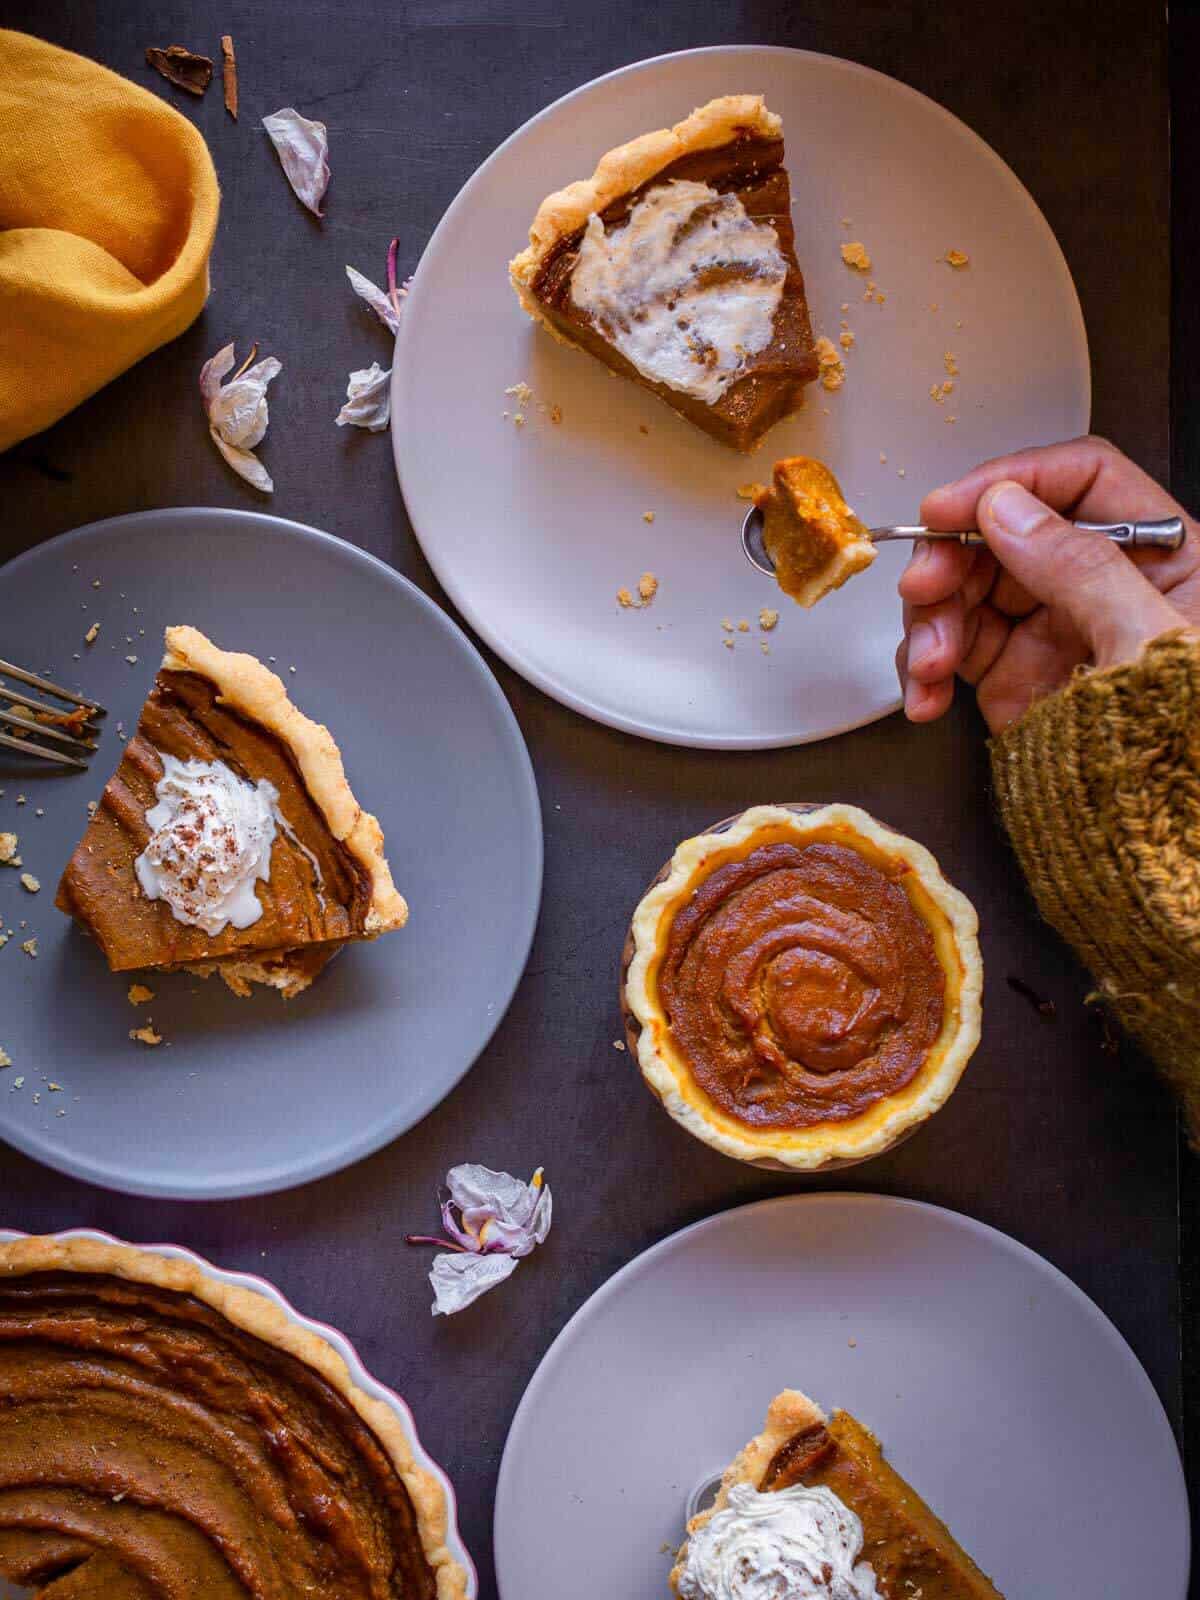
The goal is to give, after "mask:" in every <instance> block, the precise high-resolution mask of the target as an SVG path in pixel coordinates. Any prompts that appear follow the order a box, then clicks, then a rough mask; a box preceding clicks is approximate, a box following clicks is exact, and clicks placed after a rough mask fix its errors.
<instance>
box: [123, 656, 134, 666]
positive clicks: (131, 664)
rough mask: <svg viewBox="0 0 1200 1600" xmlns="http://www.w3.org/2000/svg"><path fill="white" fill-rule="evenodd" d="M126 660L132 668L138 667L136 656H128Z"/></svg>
mask: <svg viewBox="0 0 1200 1600" xmlns="http://www.w3.org/2000/svg"><path fill="white" fill-rule="evenodd" d="M125 659H126V661H128V663H129V665H130V666H131V667H136V666H137V657H136V656H126V657H125Z"/></svg>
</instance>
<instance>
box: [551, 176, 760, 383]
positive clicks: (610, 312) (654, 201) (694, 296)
mask: <svg viewBox="0 0 1200 1600" xmlns="http://www.w3.org/2000/svg"><path fill="white" fill-rule="evenodd" d="M786 277H787V262H786V261H785V260H784V257H783V253H782V251H781V250H780V248H779V236H778V234H777V233H776V232H775V229H774V228H772V227H771V226H770V224H769V223H765V222H755V221H753V220H752V219H751V218H750V217H749V216H748V215H747V213H746V208H745V206H743V204H742V202H741V201H740V200H739V199H738V197H737V196H736V195H735V194H718V193H717V191H716V190H715V189H711V188H710V187H709V186H708V184H706V183H692V182H690V181H688V180H684V179H678V180H676V181H675V182H673V183H664V184H661V185H660V186H659V187H658V188H656V189H651V190H650V191H649V193H648V194H647V195H646V196H645V197H644V198H643V199H641V200H639V201H638V203H637V205H635V206H634V207H633V209H632V211H631V212H630V213H629V220H628V221H627V222H626V223H625V224H624V225H623V226H621V227H618V228H613V229H612V231H611V232H609V233H606V232H605V231H604V224H603V223H602V222H601V220H600V218H599V217H598V216H597V215H596V214H595V213H594V212H593V214H592V215H591V216H590V217H589V218H588V224H587V228H586V229H585V230H584V234H583V238H582V240H581V241H580V246H579V260H578V262H577V263H576V266H575V271H574V273H573V274H572V277H571V298H572V299H573V300H574V302H575V304H576V305H577V306H578V307H579V308H580V310H582V311H586V312H587V314H588V315H589V316H590V317H591V318H592V320H593V322H595V323H596V324H597V326H598V327H599V328H600V329H601V331H602V332H603V333H604V335H605V337H606V338H607V339H609V340H610V341H611V342H612V343H613V344H614V345H616V347H617V349H618V350H619V351H620V352H621V354H622V355H623V356H624V357H625V359H626V360H627V361H629V362H631V363H632V364H633V366H635V367H636V368H637V370H638V371H639V372H640V373H641V374H642V376H643V377H644V378H649V379H650V380H651V382H653V383H665V384H666V385H667V386H668V388H671V389H679V390H681V391H682V392H683V393H685V394H690V395H694V396H696V398H697V399H700V400H703V401H704V402H705V403H706V404H708V405H712V404H714V403H715V402H716V401H717V400H719V399H720V398H721V396H722V395H723V394H724V393H725V390H726V389H728V388H729V386H730V384H732V383H734V382H735V381H736V380H737V379H738V377H740V376H741V374H742V371H743V368H744V367H745V365H746V362H747V361H748V360H749V358H750V357H751V356H754V355H757V354H758V352H759V351H760V350H764V349H765V348H766V347H767V345H768V344H770V342H771V339H772V337H773V335H774V331H775V312H776V310H777V309H778V306H779V301H780V298H781V296H782V294H783V280H784V279H785V278H786Z"/></svg>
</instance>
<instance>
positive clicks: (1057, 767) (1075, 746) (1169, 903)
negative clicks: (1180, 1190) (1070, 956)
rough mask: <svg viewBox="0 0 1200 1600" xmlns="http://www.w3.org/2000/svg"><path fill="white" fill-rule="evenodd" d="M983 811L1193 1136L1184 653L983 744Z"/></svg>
mask: <svg viewBox="0 0 1200 1600" xmlns="http://www.w3.org/2000/svg"><path fill="white" fill-rule="evenodd" d="M991 755H992V775H993V780H994V784H995V792H996V798H997V802H998V805H999V809H1000V814H1001V817H1002V818H1003V821H1004V825H1005V827H1006V828H1007V830H1008V834H1009V837H1010V839H1011V840H1012V844H1013V849H1014V850H1015V851H1016V854H1017V858H1018V860H1019V861H1020V863H1021V867H1022V869H1023V871H1024V873H1025V876H1026V878H1027V879H1028V880H1029V884H1030V887H1031V888H1032V890H1033V893H1034V895H1035V897H1036V899H1037V902H1038V905H1039V907H1040V909H1041V912H1042V914H1043V916H1044V917H1045V918H1046V920H1047V921H1048V922H1050V923H1051V924H1052V925H1053V926H1054V927H1055V928H1056V929H1057V930H1058V932H1059V933H1060V934H1061V935H1062V936H1063V938H1065V939H1066V940H1067V941H1068V942H1069V943H1070V944H1071V945H1072V946H1073V947H1074V948H1075V950H1076V952H1077V953H1078V955H1079V956H1080V958H1081V959H1082V960H1083V962H1084V963H1085V964H1086V965H1087V967H1088V968H1089V969H1090V970H1091V972H1092V973H1093V975H1094V976H1095V978H1096V980H1097V985H1098V987H1099V989H1100V991H1101V993H1102V994H1103V995H1104V997H1105V999H1106V1000H1107V1001H1108V1002H1109V1003H1110V1004H1111V1005H1112V1007H1113V1009H1114V1011H1115V1012H1116V1013H1117V1015H1118V1017H1119V1018H1120V1020H1121V1021H1122V1023H1123V1024H1124V1025H1125V1027H1127V1028H1128V1029H1129V1031H1130V1032H1131V1033H1133V1034H1134V1035H1135V1037H1137V1038H1138V1040H1139V1041H1140V1042H1141V1043H1142V1044H1143V1045H1144V1046H1145V1048H1146V1049H1147V1050H1148V1051H1149V1053H1150V1054H1151V1055H1152V1056H1154V1057H1155V1059H1156V1060H1157V1061H1158V1063H1159V1065H1160V1066H1162V1067H1163V1069H1164V1070H1165V1071H1166V1073H1167V1075H1168V1076H1169V1077H1170V1078H1171V1079H1172V1080H1173V1081H1174V1082H1175V1083H1176V1085H1177V1087H1178V1088H1179V1089H1180V1090H1181V1092H1182V1093H1183V1094H1184V1097H1185V1100H1186V1101H1187V1103H1188V1111H1189V1120H1190V1121H1191V1123H1192V1126H1193V1131H1194V1132H1197V1131H1200V638H1198V637H1197V636H1196V635H1195V634H1192V633H1188V632H1184V631H1180V632H1176V633H1171V634H1165V635H1163V636H1162V637H1161V638H1159V639H1155V640H1153V641H1152V642H1151V643H1150V644H1149V645H1147V646H1146V648H1145V649H1144V650H1143V652H1142V654H1141V655H1140V656H1139V657H1138V659H1137V660H1136V661H1132V662H1128V663H1126V664H1125V665H1123V666H1119V667H1113V668H1110V669H1108V670H1107V671H1104V672H1094V671H1084V670H1081V671H1080V672H1079V673H1077V674H1076V675H1075V677H1074V678H1072V680H1071V681H1070V683H1068V684H1067V685H1066V686H1065V687H1063V688H1062V689H1060V690H1058V691H1057V692H1056V693H1054V694H1052V695H1048V696H1047V697H1046V698H1045V699H1043V700H1039V701H1037V702H1036V703H1035V704H1034V705H1033V706H1032V707H1031V708H1030V710H1029V711H1028V712H1026V714H1025V715H1024V716H1023V717H1021V718H1020V720H1019V721H1017V722H1016V723H1014V724H1013V725H1012V726H1011V727H1010V728H1008V729H1006V730H1005V732H1004V733H1002V734H1000V735H999V737H997V738H996V739H995V740H993V741H992V746H991Z"/></svg>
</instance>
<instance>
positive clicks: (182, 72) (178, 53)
mask: <svg viewBox="0 0 1200 1600" xmlns="http://www.w3.org/2000/svg"><path fill="white" fill-rule="evenodd" d="M146 60H147V61H148V62H149V63H150V65H151V66H152V67H153V68H154V69H155V70H156V71H157V72H161V73H162V75H163V77H164V78H166V79H167V81H168V82H169V83H173V84H174V85H175V87H176V88H177V89H186V90H187V92H188V93H189V94H203V93H204V91H205V90H206V89H207V88H208V86H209V84H210V83H211V82H212V75H213V64H212V62H211V61H210V60H209V58H208V57H207V56H198V55H197V54H196V52H195V51H194V50H188V49H186V48H185V47H184V46H183V45H181V44H170V45H168V46H167V48H166V49H165V50H160V49H159V48H158V47H157V46H156V45H148V46H147V48H146Z"/></svg>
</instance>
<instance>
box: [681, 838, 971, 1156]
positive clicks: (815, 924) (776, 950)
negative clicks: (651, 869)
mask: <svg viewBox="0 0 1200 1600" xmlns="http://www.w3.org/2000/svg"><path fill="white" fill-rule="evenodd" d="M902 876H903V872H902V871H896V870H893V871H892V872H891V873H888V872H885V871H884V870H883V869H881V867H879V866H878V865H876V864H875V863H873V862H871V861H868V860H867V859H866V858H865V857H864V856H862V855H860V854H859V853H858V852H857V851H855V850H852V849H850V848H848V847H847V846H846V845H842V844H836V843H832V842H822V843H816V844H809V845H802V844H798V843H788V842H782V841H781V842H779V843H775V844H766V845H761V846H759V847H758V848H757V849H753V850H751V851H750V852H749V854H747V855H745V856H744V857H743V858H741V859H740V860H734V861H730V862H728V863H727V864H726V865H724V866H722V867H719V868H718V869H717V870H716V871H715V872H713V873H712V875H711V876H709V877H707V878H706V879H705V880H704V881H703V882H702V883H701V885H700V887H699V888H698V889H697V890H696V892H695V894H694V895H693V896H692V897H691V899H690V900H689V901H688V903H687V904H686V905H685V906H683V907H682V908H681V909H680V910H679V911H678V913H677V914H676V916H675V917H674V919H673V921H672V922H671V925H670V928H669V930H668V932H667V935H666V944H665V950H664V953H663V958H662V964H661V966H660V968H659V972H658V986H659V992H660V994H661V996H662V999H663V1002H664V1005H665V1008H666V1014H667V1017H668V1019H669V1023H670V1028H671V1032H672V1035H673V1038H674V1041H675V1044H676V1046H677V1048H678V1049H679V1050H680V1052H681V1053H682V1054H683V1055H684V1056H685V1057H686V1058H687V1062H688V1065H689V1068H690V1070H691V1072H692V1074H693V1076H694V1077H695V1079H696V1082H697V1083H698V1084H699V1085H700V1087H701V1088H702V1089H703V1090H704V1092H705V1094H707V1095H708V1097H709V1098H710V1100H712V1101H713V1102H714V1103H715V1104H717V1105H719V1106H721V1107H722V1108H723V1109H724V1110H725V1111H727V1112H728V1113H729V1114H730V1115H732V1116H734V1117H737V1118H740V1119H741V1120H742V1121H744V1122H747V1123H750V1124H752V1125H754V1126H758V1127H782V1128H796V1127H808V1126H811V1125H812V1124H814V1123H818V1122H830V1121H838V1120H842V1119H845V1118H848V1117H854V1116H858V1115H860V1114H861V1113H862V1112H863V1111H864V1110H865V1109H866V1108H867V1107H868V1106H869V1105H871V1104H872V1103H873V1102H874V1101H876V1100H878V1099H880V1098H881V1097H882V1096H884V1095H889V1094H894V1093H895V1092H896V1091H897V1090H899V1089H902V1088H903V1087H904V1086H905V1085H906V1084H908V1083H909V1082H910V1081H911V1080H912V1078H913V1077H914V1075H915V1074H916V1072H917V1071H918V1069H919V1068H920V1066H921V1064H922V1062H923V1061H924V1060H925V1057H926V1055H927V1053H928V1051H929V1049H930V1047H931V1045H932V1044H933V1042H934V1040H935V1039H936V1038H937V1037H938V1034H939V1033H940V1031H941V1028H942V1020H943V996H944V992H945V976H944V974H943V971H942V968H941V966H940V964H939V962H938V959H937V955H936V952H935V950H934V945H933V939H932V937H931V935H930V932H929V929H928V927H927V926H926V924H925V923H924V922H923V921H922V919H921V918H920V916H918V914H917V912H916V910H915V909H914V907H913V904H912V901H911V900H910V899H909V897H908V894H907V893H906V892H905V889H904V887H903V884H902V883H901V882H900V881H899V879H900V878H901V877H902Z"/></svg>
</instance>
